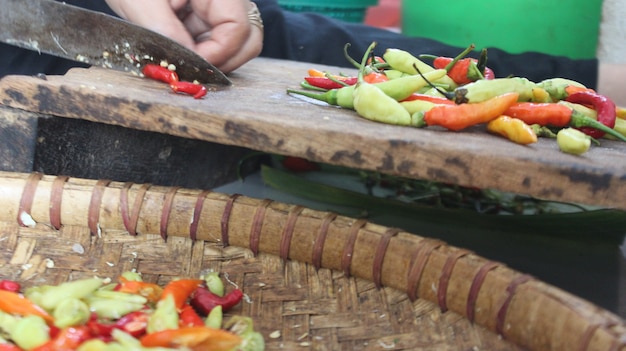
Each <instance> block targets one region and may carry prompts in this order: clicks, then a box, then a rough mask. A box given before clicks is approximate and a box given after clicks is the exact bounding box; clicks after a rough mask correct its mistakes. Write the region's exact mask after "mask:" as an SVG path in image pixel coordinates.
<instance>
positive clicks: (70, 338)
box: [31, 326, 93, 351]
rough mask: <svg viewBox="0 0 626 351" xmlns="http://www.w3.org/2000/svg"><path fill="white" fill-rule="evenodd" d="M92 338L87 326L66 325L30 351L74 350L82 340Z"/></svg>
mask: <svg viewBox="0 0 626 351" xmlns="http://www.w3.org/2000/svg"><path fill="white" fill-rule="evenodd" d="M91 338H93V335H92V334H91V331H90V330H89V328H88V327H87V326H79V327H68V328H63V329H61V332H60V333H59V335H57V336H56V337H55V338H53V339H51V340H50V341H48V342H46V343H45V344H43V345H41V346H38V347H35V348H34V349H31V351H60V350H75V349H76V348H77V347H78V346H80V344H82V343H83V342H85V341H87V340H89V339H91Z"/></svg>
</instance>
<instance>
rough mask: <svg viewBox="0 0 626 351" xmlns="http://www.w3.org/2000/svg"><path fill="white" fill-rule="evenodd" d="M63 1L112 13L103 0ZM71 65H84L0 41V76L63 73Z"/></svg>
mask: <svg viewBox="0 0 626 351" xmlns="http://www.w3.org/2000/svg"><path fill="white" fill-rule="evenodd" d="M64 2H66V3H68V4H71V5H75V6H80V7H83V8H86V9H89V10H94V11H100V12H105V13H108V14H111V15H113V14H114V13H113V11H112V10H111V9H110V8H109V7H108V6H107V5H106V3H105V2H104V0H98V1H95V0H94V1H84V0H65V1H64ZM72 67H86V65H84V64H81V63H78V62H75V61H71V60H66V59H62V58H58V57H55V56H51V55H47V54H39V53H37V52H35V51H31V50H26V49H21V48H18V47H15V46H12V45H8V44H4V43H0V77H3V76H5V75H7V74H20V75H35V74H38V73H44V74H64V73H65V72H67V70H68V69H70V68H72Z"/></svg>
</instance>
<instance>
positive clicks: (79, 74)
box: [0, 58, 626, 209]
mask: <svg viewBox="0 0 626 351" xmlns="http://www.w3.org/2000/svg"><path fill="white" fill-rule="evenodd" d="M309 67H313V66H312V65H311V64H307V63H299V62H292V61H280V60H270V59H264V58H259V59H255V60H253V61H251V62H250V63H248V64H247V65H245V66H244V67H242V68H240V69H239V70H237V71H236V73H234V74H233V75H232V76H231V79H232V80H233V82H234V86H232V87H229V88H223V89H217V90H214V91H210V92H209V94H208V95H207V96H206V97H205V98H204V99H201V100H195V99H193V98H191V97H189V96H182V95H176V94H174V93H172V92H171V91H170V89H169V87H167V86H166V85H164V84H163V83H160V82H154V81H151V80H148V79H142V78H138V77H135V76H132V75H130V74H125V73H120V72H115V71H109V70H104V69H97V68H92V69H75V70H72V71H70V72H68V73H67V74H66V75H64V76H52V77H48V78H47V79H46V80H43V79H40V78H36V77H26V76H7V77H5V78H3V79H2V80H0V102H1V103H2V104H3V105H5V106H8V107H12V108H17V109H25V110H28V111H33V112H37V113H43V114H49V115H54V116H60V117H68V118H77V119H84V120H89V121H94V122H101V123H105V124H110V125H118V126H123V127H127V128H131V129H137V130H143V131H150V132H158V133H164V134H169V135H174V136H178V137H184V138H189V139H198V140H203V141H209V142H215V143H219V144H225V145H235V146H242V147H245V148H250V149H254V150H260V151H265V152H269V153H277V154H284V155H294V156H302V157H306V158H308V159H310V160H314V161H322V162H327V163H331V164H336V165H343V166H347V167H352V168H360V169H369V170H376V171H380V172H384V173H388V174H394V175H400V176H406V177H411V178H419V179H432V180H436V181H443V182H450V183H455V184H460V185H465V186H476V187H481V188H496V189H500V190H504V191H511V192H518V193H522V194H528V195H533V196H537V197H542V198H547V199H553V200H561V201H573V202H580V203H586V204H592V205H601V206H607V207H615V208H621V209H626V201H624V200H625V199H626V187H624V186H623V184H624V180H625V179H626V158H625V157H626V144H624V143H621V142H615V141H608V140H607V141H604V140H603V141H602V144H601V146H596V147H592V149H591V150H590V151H589V152H587V153H586V154H584V155H582V156H573V155H568V154H564V153H562V152H560V151H559V150H558V147H557V144H556V141H555V140H552V139H541V140H540V141H539V142H538V143H536V144H533V145H530V146H521V145H517V144H514V143H512V142H509V141H507V140H504V139H502V138H499V137H496V136H494V135H490V134H487V133H486V132H485V131H484V128H482V127H476V128H473V129H472V130H468V131H463V132H448V131H444V130H441V129H436V128H429V129H415V128H409V127H398V126H392V125H384V124H380V123H375V122H371V121H368V120H365V119H362V118H360V117H359V116H357V115H356V114H355V113H354V112H353V111H349V110H343V109H339V108H334V107H328V106H321V105H319V104H313V103H311V102H310V101H305V100H303V99H300V98H296V97H293V96H290V95H288V94H287V93H286V89H287V88H298V86H299V82H300V81H301V80H302V78H303V77H304V76H305V75H306V71H307V69H308V68H309ZM315 67H316V68H322V69H324V67H320V66H315ZM327 69H329V70H331V71H334V72H338V71H340V69H339V68H333V67H329V68H327ZM344 71H345V70H344Z"/></svg>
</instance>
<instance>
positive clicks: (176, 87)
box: [170, 81, 207, 99]
mask: <svg viewBox="0 0 626 351" xmlns="http://www.w3.org/2000/svg"><path fill="white" fill-rule="evenodd" d="M170 88H172V90H173V91H174V92H176V93H185V94H189V95H191V96H193V98H194V99H200V98H202V97H203V96H205V95H206V94H207V88H206V87H205V86H204V85H202V84H198V83H192V82H182V81H175V82H170Z"/></svg>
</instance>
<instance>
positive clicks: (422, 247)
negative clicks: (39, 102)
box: [0, 173, 626, 350]
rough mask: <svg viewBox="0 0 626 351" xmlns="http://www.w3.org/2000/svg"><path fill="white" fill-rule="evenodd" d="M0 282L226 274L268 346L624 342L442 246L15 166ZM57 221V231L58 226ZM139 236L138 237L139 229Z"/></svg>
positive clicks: (274, 207)
mask: <svg viewBox="0 0 626 351" xmlns="http://www.w3.org/2000/svg"><path fill="white" fill-rule="evenodd" d="M0 202H1V204H2V207H3V211H2V212H1V213H0V240H1V241H0V243H2V246H1V247H2V250H1V251H0V255H1V256H0V263H2V265H1V266H0V267H1V268H0V278H10V279H16V280H19V281H21V282H24V284H26V285H33V284H43V283H51V284H55V283H60V282H63V281H67V280H72V279H76V278H79V277H84V276H93V275H98V276H103V277H110V278H112V279H115V278H116V277H117V276H118V275H119V274H120V273H121V272H123V271H127V270H132V269H136V270H138V271H140V272H142V274H143V275H144V278H145V279H146V280H150V281H155V282H159V283H163V282H167V281H168V280H171V279H173V278H174V277H177V276H197V275H199V274H200V273H201V272H203V271H206V270H214V271H219V272H222V273H225V274H227V275H228V278H229V279H230V280H231V281H232V282H233V283H235V284H237V285H239V286H240V287H241V288H243V289H244V292H245V293H246V294H247V295H248V296H249V297H250V300H249V302H246V303H243V304H242V305H241V306H239V307H238V308H237V309H236V310H234V311H233V312H232V313H234V314H245V315H249V316H251V317H253V318H254V320H255V321H256V323H257V327H258V328H259V330H260V331H261V332H262V333H263V334H264V335H265V336H266V340H267V342H268V349H276V350H278V349H310V350H388V349H391V350H401V349H409V350H412V349H432V350H471V349H479V350H511V349H513V350H515V349H518V348H519V349H530V350H621V349H624V348H625V336H626V325H625V323H624V321H623V320H621V319H620V318H619V317H617V316H615V315H613V314H611V313H609V312H607V311H604V310H601V309H600V308H597V307H595V306H593V305H591V304H590V303H588V302H586V301H584V300H582V299H579V298H577V297H575V296H572V295H571V294H568V293H566V292H564V291H561V290H559V289H557V288H554V287H552V286H550V285H548V284H545V283H543V282H541V281H538V280H537V279H535V278H533V277H532V276H529V275H525V274H523V273H521V272H516V271H514V270H512V269H510V268H508V267H506V266H505V265H502V264H500V263H498V262H493V261H490V260H488V259H485V258H482V257H480V256H478V255H475V254H473V253H472V252H469V251H467V250H464V249H462V248H456V247H452V246H449V245H447V244H445V243H444V242H441V241H438V240H435V239H430V238H427V237H422V236H419V235H415V234H412V233H406V232H403V231H402V230H399V229H397V228H387V227H383V226H379V225H375V224H373V223H369V222H366V221H363V220H355V219H352V218H347V217H342V216H337V215H334V214H330V213H326V212H320V211H314V210H311V209H307V208H302V207H299V206H293V205H288V204H283V203H277V202H274V201H270V200H259V199H252V198H248V197H245V196H237V195H236V196H229V195H226V194H219V193H214V192H210V191H202V190H193V189H177V188H165V187H157V186H149V185H145V184H125V183H117V182H109V181H106V180H101V181H93V180H84V179H73V178H70V179H67V178H62V177H53V176H43V175H40V174H15V173H4V174H2V177H0ZM57 228H59V229H57ZM133 234H134V235H133Z"/></svg>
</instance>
